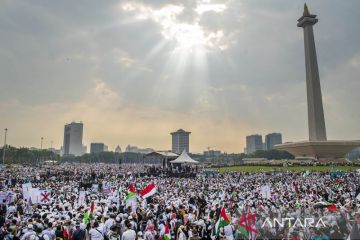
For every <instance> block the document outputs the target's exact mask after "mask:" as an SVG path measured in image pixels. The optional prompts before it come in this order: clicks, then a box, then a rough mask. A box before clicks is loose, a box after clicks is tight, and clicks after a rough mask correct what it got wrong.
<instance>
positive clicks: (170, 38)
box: [0, 0, 360, 152]
mask: <svg viewBox="0 0 360 240" xmlns="http://www.w3.org/2000/svg"><path fill="white" fill-rule="evenodd" d="M308 4H309V8H310V11H311V12H312V13H314V14H317V15H318V17H319V23H318V24H317V25H315V37H316V44H317V50H318V51H317V53H318V61H319V67H320V79H321V84H322V91H323V100H324V111H325V120H326V127H327V135H328V138H329V139H360V127H359V122H360V108H359V103H360V94H359V89H360V79H359V76H360V44H359V43H360V31H359V21H360V1H358V0H346V1H343V0H316V1H315V0H311V1H308ZM302 10H303V1H300V0H296V1H295V0H294V1H289V0H193V1H190V0H174V1H169V0H142V1H141V0H138V1H125V0H120V1H99V0H76V1H73V0H66V1H65V0H64V1H49V0H37V1H31V0H26V1H24V0H1V1H0V36H1V37H0V74H1V75H0V81H1V85H0V127H1V129H4V128H5V127H7V128H9V131H8V143H9V144H11V145H15V146H35V147H39V146H40V138H41V137H42V136H43V137H44V138H45V140H44V146H45V147H49V146H50V142H51V141H53V146H55V147H57V148H58V147H60V146H61V145H62V141H63V129H64V124H65V123H68V122H71V121H83V122H84V143H85V144H86V145H88V146H89V144H90V142H95V141H96V142H104V143H105V144H107V145H109V148H110V150H113V149H114V147H115V146H116V145H118V144H119V145H120V146H121V147H122V148H123V149H124V148H125V147H126V145H128V144H131V145H138V146H140V147H153V148H155V149H159V150H165V149H170V148H171V136H170V134H169V133H170V132H171V131H174V130H177V129H179V128H183V129H185V130H188V131H191V132H192V134H191V135H190V136H191V138H190V141H191V146H190V150H191V151H193V152H200V151H202V150H205V149H206V147H208V146H209V147H212V148H214V149H220V150H224V151H227V152H241V151H242V150H243V148H244V140H245V136H246V135H248V134H252V133H260V134H263V135H265V134H266V133H269V132H274V131H275V132H281V133H283V138H284V140H285V141H297V140H305V139H307V137H308V133H307V110H306V95H305V93H306V89H305V66H304V51H303V35H302V29H300V28H297V27H296V23H297V19H298V18H299V17H300V16H301V14H302ZM0 137H1V141H3V137H4V133H3V131H1V135H0Z"/></svg>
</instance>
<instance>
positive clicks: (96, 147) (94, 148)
mask: <svg viewBox="0 0 360 240" xmlns="http://www.w3.org/2000/svg"><path fill="white" fill-rule="evenodd" d="M105 151H107V146H106V145H105V144H104V143H91V144H90V153H101V152H105Z"/></svg>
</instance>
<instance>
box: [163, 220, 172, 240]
mask: <svg viewBox="0 0 360 240" xmlns="http://www.w3.org/2000/svg"><path fill="white" fill-rule="evenodd" d="M170 239H171V235H170V229H169V223H168V222H166V225H165V231H164V237H163V240H170Z"/></svg>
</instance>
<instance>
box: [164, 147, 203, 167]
mask: <svg viewBox="0 0 360 240" xmlns="http://www.w3.org/2000/svg"><path fill="white" fill-rule="evenodd" d="M170 162H171V163H193V164H198V163H199V162H198V161H195V160H194V159H192V158H191V157H189V155H188V154H187V153H186V151H185V150H184V151H183V152H182V153H181V155H180V156H179V157H178V158H176V159H175V160H173V161H170Z"/></svg>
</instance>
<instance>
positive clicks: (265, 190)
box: [260, 185, 271, 199]
mask: <svg viewBox="0 0 360 240" xmlns="http://www.w3.org/2000/svg"><path fill="white" fill-rule="evenodd" d="M260 192H261V196H262V198H266V199H270V198H271V190H270V187H269V186H268V185H264V186H262V187H261V190H260Z"/></svg>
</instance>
